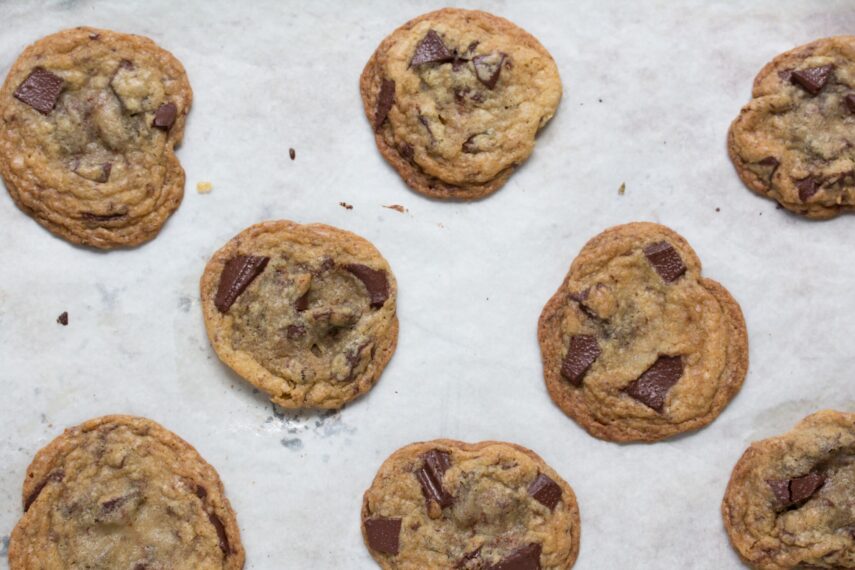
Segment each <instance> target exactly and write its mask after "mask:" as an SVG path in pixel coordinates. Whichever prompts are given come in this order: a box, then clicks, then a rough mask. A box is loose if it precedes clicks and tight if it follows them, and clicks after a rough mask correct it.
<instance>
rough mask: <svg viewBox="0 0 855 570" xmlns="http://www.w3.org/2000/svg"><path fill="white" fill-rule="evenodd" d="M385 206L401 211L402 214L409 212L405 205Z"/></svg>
mask: <svg viewBox="0 0 855 570" xmlns="http://www.w3.org/2000/svg"><path fill="white" fill-rule="evenodd" d="M383 207H384V208H388V209H390V210H395V211H396V212H401V213H402V214H406V213H407V212H409V210H407V209H406V208H405V207H403V206H401V205H400V204H389V205H388V206H383Z"/></svg>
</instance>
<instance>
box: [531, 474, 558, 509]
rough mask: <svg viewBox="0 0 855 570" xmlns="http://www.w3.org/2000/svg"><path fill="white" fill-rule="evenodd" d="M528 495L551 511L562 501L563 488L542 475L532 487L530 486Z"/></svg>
mask: <svg viewBox="0 0 855 570" xmlns="http://www.w3.org/2000/svg"><path fill="white" fill-rule="evenodd" d="M528 494H529V495H531V496H532V497H534V499H535V500H536V501H537V502H539V503H540V504H542V505H543V506H545V507H547V508H548V509H549V510H550V511H551V510H553V509H554V508H555V505H557V504H558V501H560V500H561V487H559V486H558V483H556V482H555V481H553V480H552V479H550V478H549V477H547V476H546V475H544V474H543V473H540V474H538V476H537V479H535V480H534V481H532V483H531V485H529V486H528Z"/></svg>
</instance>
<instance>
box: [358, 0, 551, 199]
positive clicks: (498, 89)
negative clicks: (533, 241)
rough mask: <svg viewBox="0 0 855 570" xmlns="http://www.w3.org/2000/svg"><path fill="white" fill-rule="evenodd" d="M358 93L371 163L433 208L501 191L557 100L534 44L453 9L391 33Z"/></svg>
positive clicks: (482, 15) (543, 56)
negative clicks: (373, 154) (375, 153)
mask: <svg viewBox="0 0 855 570" xmlns="http://www.w3.org/2000/svg"><path fill="white" fill-rule="evenodd" d="M359 86H360V92H361V94H362V102H363V105H364V107H365V114H366V115H367V116H368V120H369V122H370V123H371V125H372V126H373V127H374V130H375V139H376V142H377V147H378V148H379V149H380V153H381V154H382V155H383V157H384V158H385V159H386V160H387V161H388V162H389V163H390V164H391V165H392V166H393V167H394V168H395V170H397V171H398V173H399V174H400V175H401V177H402V178H403V179H404V181H405V182H406V183H407V184H408V185H409V186H410V187H411V188H413V189H414V190H416V191H418V192H420V193H422V194H425V195H427V196H431V197H434V198H442V199H458V200H472V199H477V198H481V197H484V196H486V195H488V194H491V193H493V192H495V191H496V190H498V189H499V188H500V187H501V186H502V185H504V184H505V182H507V180H508V178H509V177H510V175H511V173H513V171H514V170H515V169H516V168H517V167H519V165H521V164H522V163H523V162H524V161H525V160H526V158H528V156H529V155H530V154H531V152H532V150H534V143H535V136H536V135H537V132H538V131H539V130H540V129H541V128H542V127H543V126H544V125H546V123H547V122H548V121H549V119H550V118H552V115H553V114H554V113H555V110H556V108H557V107H558V102H559V101H560V99H561V79H560V78H559V76H558V68H557V67H556V66H555V62H554V61H553V60H552V56H551V55H549V52H547V51H546V49H545V48H544V47H543V46H542V45H540V42H538V41H537V40H536V39H535V38H534V37H532V36H531V35H530V34H528V33H527V32H526V31H525V30H522V29H521V28H519V27H517V26H516V25H514V24H513V23H511V22H509V21H508V20H505V19H504V18H499V17H497V16H493V15H492V14H488V13H486V12H481V11H477V10H459V9H456V8H445V9H442V10H438V11H436V12H430V13H428V14H424V15H422V16H419V17H418V18H415V19H414V20H410V21H409V22H407V23H406V24H404V25H403V26H401V27H400V28H398V29H397V30H395V31H394V32H393V33H392V34H391V35H389V36H388V37H387V38H386V39H384V40H383V42H382V43H381V44H380V46H379V47H378V48H377V51H375V52H374V55H372V56H371V59H370V60H368V63H367V64H366V66H365V69H364V70H363V72H362V77H361V78H360V82H359Z"/></svg>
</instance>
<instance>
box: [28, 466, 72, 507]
mask: <svg viewBox="0 0 855 570" xmlns="http://www.w3.org/2000/svg"><path fill="white" fill-rule="evenodd" d="M64 477H65V471H64V470H63V469H57V470H56V471H51V472H50V473H49V474H48V476H47V477H45V478H44V480H43V481H42V482H41V483H39V484H38V485H36V488H35V489H33V492H32V493H30V494H29V495H28V496H27V498H26V499H25V500H24V512H27V511H28V510H29V509H30V505H32V504H33V503H34V502H36V499H38V498H39V495H40V494H41V492H42V491H44V488H45V486H46V485H47V484H48V483H59V482H60V481H62V479H63V478H64Z"/></svg>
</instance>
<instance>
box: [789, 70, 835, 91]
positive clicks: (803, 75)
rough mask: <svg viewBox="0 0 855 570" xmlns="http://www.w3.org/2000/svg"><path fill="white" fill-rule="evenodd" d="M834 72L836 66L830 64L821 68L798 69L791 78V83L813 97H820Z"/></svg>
mask: <svg viewBox="0 0 855 570" xmlns="http://www.w3.org/2000/svg"><path fill="white" fill-rule="evenodd" d="M833 70H834V66H833V65H830V64H829V65H820V66H819V67H808V68H807V69H797V70H795V71H793V73H792V75H791V76H790V81H792V82H793V83H794V84H795V85H798V86H799V87H801V88H802V89H804V90H805V91H807V92H808V93H810V94H811V95H819V93H820V92H821V91H822V90H823V88H824V87H825V85H826V84H827V83H828V79H829V78H830V77H831V72H832V71H833Z"/></svg>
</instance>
